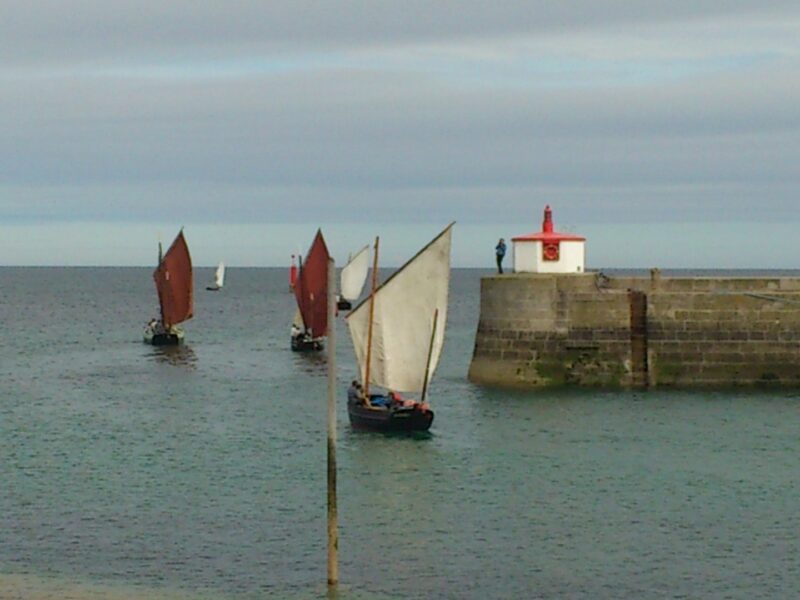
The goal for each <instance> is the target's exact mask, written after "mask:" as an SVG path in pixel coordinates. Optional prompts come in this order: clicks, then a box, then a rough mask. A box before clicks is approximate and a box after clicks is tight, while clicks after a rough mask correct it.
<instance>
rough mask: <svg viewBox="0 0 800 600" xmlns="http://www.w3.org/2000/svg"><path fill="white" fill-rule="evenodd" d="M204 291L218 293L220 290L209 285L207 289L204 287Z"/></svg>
mask: <svg viewBox="0 0 800 600" xmlns="http://www.w3.org/2000/svg"><path fill="white" fill-rule="evenodd" d="M206 289H207V290H208V291H209V292H218V291H220V290H221V289H222V288H218V287H215V286H211V285H209V286H207V287H206Z"/></svg>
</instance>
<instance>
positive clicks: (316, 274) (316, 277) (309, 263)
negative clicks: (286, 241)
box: [291, 230, 330, 352]
mask: <svg viewBox="0 0 800 600" xmlns="http://www.w3.org/2000/svg"><path fill="white" fill-rule="evenodd" d="M329 258H330V255H329V254H328V247H327V246H326V245H325V238H323V237H322V231H321V230H317V235H316V236H315V237H314V241H313V242H312V244H311V249H310V250H309V251H308V254H306V259H305V261H303V263H301V265H300V269H299V270H298V273H297V280H296V281H295V286H294V295H295V298H296V299H297V309H298V312H299V313H300V318H299V319H297V317H295V319H294V322H293V323H292V330H291V348H292V350H294V351H296V352H304V351H309V350H322V348H323V343H322V340H323V338H324V337H325V336H326V335H327V333H328V260H329Z"/></svg>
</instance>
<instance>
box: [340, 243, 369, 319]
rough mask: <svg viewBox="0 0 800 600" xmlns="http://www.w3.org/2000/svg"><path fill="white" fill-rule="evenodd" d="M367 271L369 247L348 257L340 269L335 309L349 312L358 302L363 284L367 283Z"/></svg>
mask: <svg viewBox="0 0 800 600" xmlns="http://www.w3.org/2000/svg"><path fill="white" fill-rule="evenodd" d="M368 270H369V245H367V246H364V247H363V248H362V249H361V250H359V251H358V252H356V253H355V254H354V255H350V256H349V257H348V259H347V264H346V265H345V266H344V267H343V268H342V272H341V274H340V276H339V281H340V284H339V299H338V302H337V303H336V308H338V309H339V310H350V309H351V308H353V302H355V301H356V300H358V297H359V296H360V295H361V291H362V290H363V289H364V284H365V283H366V281H367V271H368Z"/></svg>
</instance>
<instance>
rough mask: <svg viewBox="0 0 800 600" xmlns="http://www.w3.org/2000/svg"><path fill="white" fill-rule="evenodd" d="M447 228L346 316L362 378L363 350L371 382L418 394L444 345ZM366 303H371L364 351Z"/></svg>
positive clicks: (363, 370) (367, 314) (434, 366)
mask: <svg viewBox="0 0 800 600" xmlns="http://www.w3.org/2000/svg"><path fill="white" fill-rule="evenodd" d="M452 227H453V224H452V223H451V224H450V225H448V226H447V228H446V229H445V230H444V231H442V232H441V233H440V234H439V235H438V236H436V237H435V238H434V239H433V240H432V241H431V242H430V243H429V244H428V245H427V246H425V247H424V248H423V249H422V250H420V251H419V253H417V255H416V256H414V258H412V259H411V260H409V261H408V262H407V263H406V264H405V265H403V266H402V267H401V268H400V269H399V270H398V271H397V272H395V273H394V275H392V276H391V277H390V278H389V279H387V280H386V281H385V282H384V283H383V284H382V285H381V286H380V287H378V288H377V289H376V290H375V291H374V293H373V294H372V295H371V296H370V297H368V298H366V299H365V300H363V301H362V302H361V303H360V304H359V305H358V306H356V307H355V308H354V309H353V311H352V312H351V313H350V314H348V315H347V317H346V319H347V325H348V328H349V330H350V337H351V338H352V340H353V348H354V349H355V353H356V360H357V361H358V366H359V369H360V372H361V379H362V381H364V380H365V378H366V372H367V368H366V367H367V365H366V361H367V355H368V354H369V356H370V365H369V383H371V384H375V385H378V386H381V387H384V388H386V389H389V390H394V391H402V392H413V393H418V392H421V391H422V390H423V388H424V387H425V384H426V381H427V380H429V379H430V378H431V377H432V375H433V373H434V371H435V370H436V366H437V365H438V363H439V357H440V355H441V353H442V347H443V346H444V331H445V324H446V322H447V296H448V290H449V287H450V285H449V284H450V242H451V237H452V236H451V232H452ZM370 303H374V308H373V311H372V312H373V317H372V344H371V345H372V347H371V351H369V352H368V350H367V345H368V343H369V339H368V338H369V324H370ZM426 364H427V368H426Z"/></svg>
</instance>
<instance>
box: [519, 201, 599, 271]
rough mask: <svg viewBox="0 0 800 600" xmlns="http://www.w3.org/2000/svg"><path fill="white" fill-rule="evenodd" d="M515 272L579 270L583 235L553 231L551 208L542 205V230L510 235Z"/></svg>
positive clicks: (584, 258)
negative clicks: (511, 236)
mask: <svg viewBox="0 0 800 600" xmlns="http://www.w3.org/2000/svg"><path fill="white" fill-rule="evenodd" d="M511 241H512V243H513V248H514V272H515V273H583V271H584V264H585V260H586V238H584V237H581V236H579V235H573V234H570V233H559V232H558V231H553V211H552V210H551V209H550V206H549V205H548V206H545V207H544V220H543V221H542V230H541V231H539V232H537V233H530V234H528V235H520V236H517V237H515V238H512V239H511Z"/></svg>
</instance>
